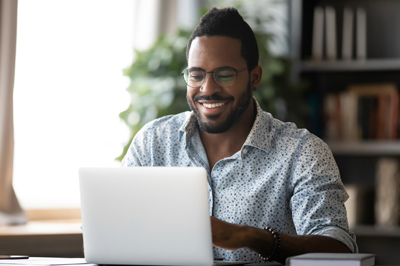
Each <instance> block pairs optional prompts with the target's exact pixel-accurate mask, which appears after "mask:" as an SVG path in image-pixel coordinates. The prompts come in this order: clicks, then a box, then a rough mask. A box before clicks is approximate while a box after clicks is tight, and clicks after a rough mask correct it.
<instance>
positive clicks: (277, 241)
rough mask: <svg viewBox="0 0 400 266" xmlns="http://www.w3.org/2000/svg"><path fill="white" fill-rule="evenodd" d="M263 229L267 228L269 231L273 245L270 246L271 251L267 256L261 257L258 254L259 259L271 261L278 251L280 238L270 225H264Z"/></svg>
mask: <svg viewBox="0 0 400 266" xmlns="http://www.w3.org/2000/svg"><path fill="white" fill-rule="evenodd" d="M264 230H268V232H270V233H271V234H272V236H273V238H274V246H273V247H272V251H271V253H270V254H269V255H268V257H266V258H265V257H263V256H261V254H259V256H260V259H262V260H264V261H272V260H273V259H274V257H275V255H276V253H277V252H278V250H279V248H280V247H281V238H280V236H279V233H278V232H277V231H276V230H275V229H272V228H271V227H268V226H266V227H265V228H264Z"/></svg>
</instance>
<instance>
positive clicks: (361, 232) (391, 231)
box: [351, 225, 400, 238]
mask: <svg viewBox="0 0 400 266" xmlns="http://www.w3.org/2000/svg"><path fill="white" fill-rule="evenodd" d="M351 230H352V231H353V232H354V233H355V234H356V235H357V236H359V237H392V238H400V227H398V226H396V227H382V226H374V225H357V226H355V227H354V228H352V229H351Z"/></svg>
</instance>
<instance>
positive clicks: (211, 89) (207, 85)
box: [200, 73, 221, 96]
mask: <svg viewBox="0 0 400 266" xmlns="http://www.w3.org/2000/svg"><path fill="white" fill-rule="evenodd" d="M200 91H201V92H202V93H203V94H204V95H209V96H211V95H213V94H214V93H216V92H220V91H221V86H219V85H218V84H217V83H216V82H215V80H214V76H213V73H207V74H206V78H205V80H204V83H203V84H202V85H201V87H200Z"/></svg>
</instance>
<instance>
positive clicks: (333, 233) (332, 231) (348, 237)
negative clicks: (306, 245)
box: [312, 226, 358, 253]
mask: <svg viewBox="0 0 400 266" xmlns="http://www.w3.org/2000/svg"><path fill="white" fill-rule="evenodd" d="M312 234H313V235H320V236H327V237H331V238H334V239H336V240H338V241H340V242H342V243H343V244H345V245H346V246H347V247H348V248H349V249H350V250H351V252H353V253H358V246H357V243H356V236H355V235H354V234H350V233H349V232H347V231H346V230H343V229H342V228H339V227H335V226H329V227H324V228H322V229H319V230H316V231H313V232H312Z"/></svg>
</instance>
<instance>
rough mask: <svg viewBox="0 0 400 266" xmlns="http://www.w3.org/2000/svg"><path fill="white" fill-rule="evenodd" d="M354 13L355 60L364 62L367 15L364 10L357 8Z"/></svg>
mask: <svg viewBox="0 0 400 266" xmlns="http://www.w3.org/2000/svg"><path fill="white" fill-rule="evenodd" d="M356 13H357V22H356V23H357V24H356V26H357V28H356V38H357V44H356V45H357V46H356V47H357V49H356V54H357V59H359V60H365V59H366V58H367V15H366V12H365V9H364V8H362V7H358V8H357V11H356Z"/></svg>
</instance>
